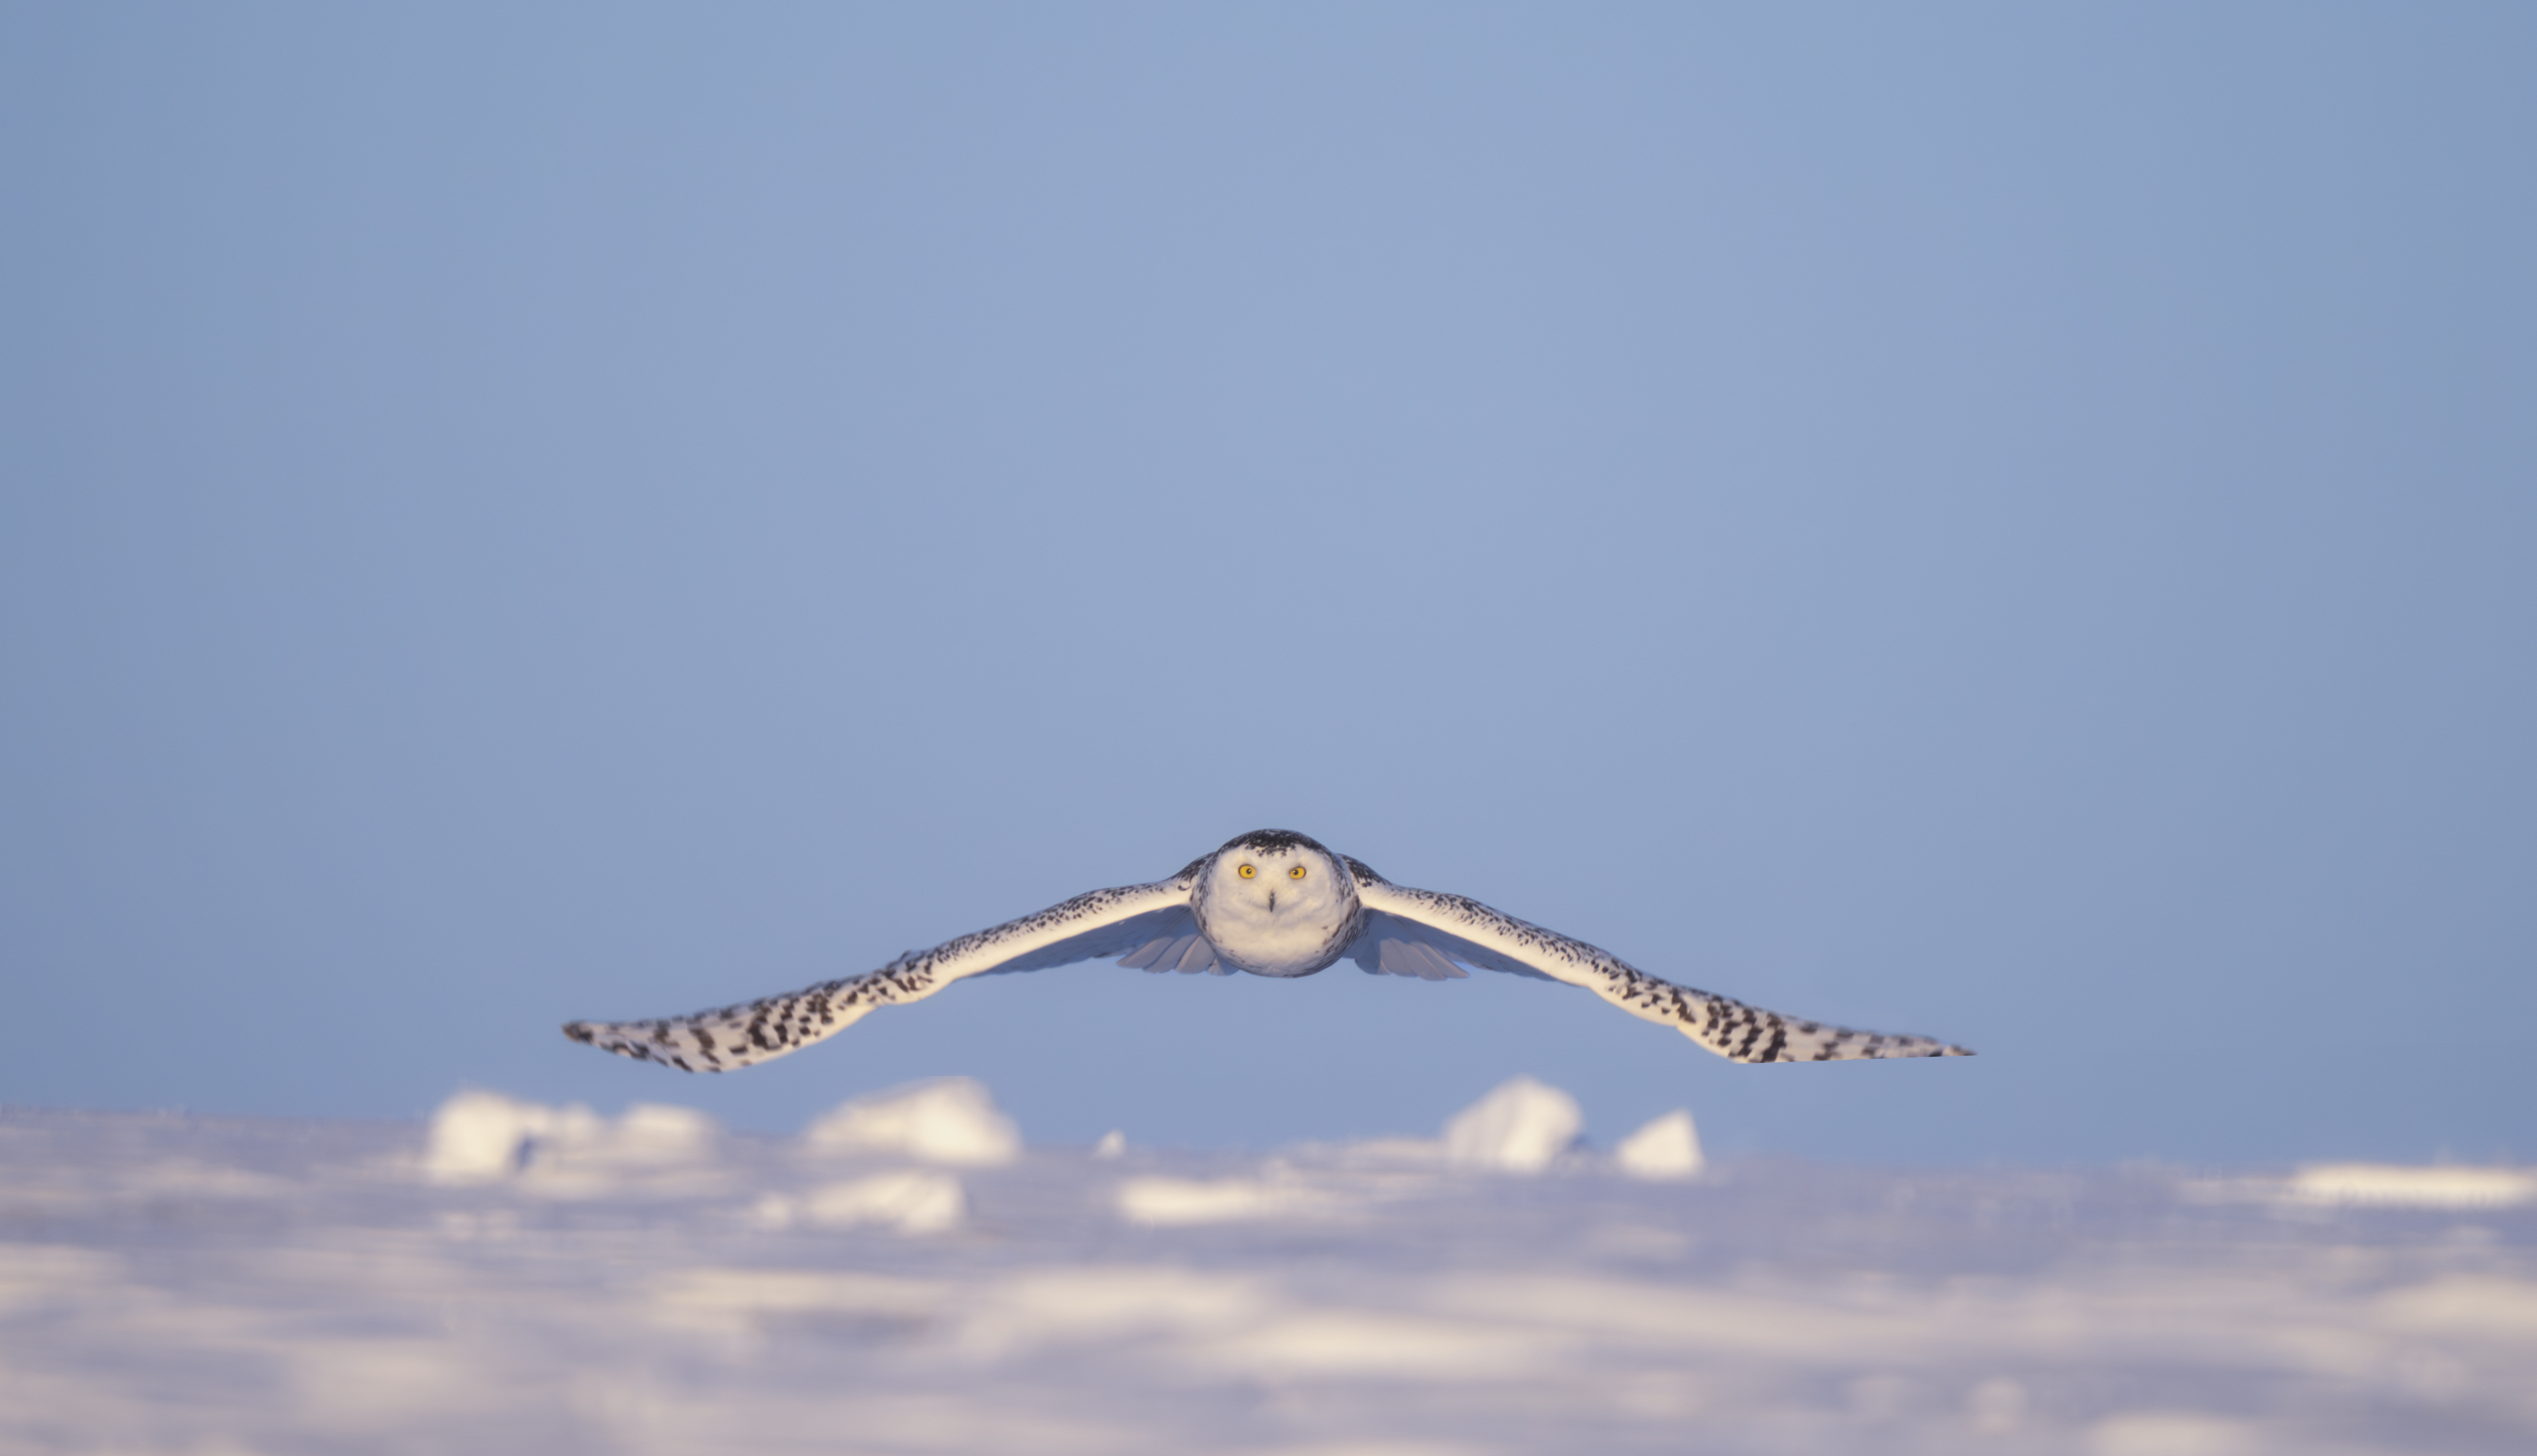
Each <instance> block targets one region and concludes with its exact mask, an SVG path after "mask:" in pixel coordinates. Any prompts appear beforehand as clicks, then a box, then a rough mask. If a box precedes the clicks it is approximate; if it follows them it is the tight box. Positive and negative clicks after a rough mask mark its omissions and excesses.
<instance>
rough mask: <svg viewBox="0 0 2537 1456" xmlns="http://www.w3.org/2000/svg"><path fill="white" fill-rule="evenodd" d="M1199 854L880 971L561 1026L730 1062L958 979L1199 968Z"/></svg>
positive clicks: (625, 1052) (709, 1064)
mask: <svg viewBox="0 0 2537 1456" xmlns="http://www.w3.org/2000/svg"><path fill="white" fill-rule="evenodd" d="M1197 870H1198V866H1197V865H1195V864H1193V865H1191V866H1190V867H1189V868H1187V869H1184V870H1182V871H1181V872H1180V873H1179V874H1177V875H1174V876H1173V877H1172V878H1170V879H1168V880H1157V881H1155V882H1154V883H1152V884H1150V885H1127V886H1123V887H1121V888H1119V889H1116V890H1095V891H1093V892H1091V893H1090V894H1088V895H1077V896H1075V897H1074V898H1073V899H1072V900H1069V901H1067V902H1066V903H1065V904H1063V905H1053V906H1051V907H1049V908H1048V909H1046V910H1043V911H1041V912H1040V913H1039V914H1037V915H1029V916H1024V917H1022V918H1020V919H1017V920H1008V921H1006V922H1005V923H1003V924H1001V925H997V926H995V927H993V928H992V929H986V930H980V931H977V932H975V933H973V934H969V935H963V936H960V937H959V938H958V939H956V940H946V941H944V942H943V943H942V944H941V945H938V946H936V947H934V948H933V949H932V950H923V951H915V950H912V951H909V952H908V953H907V954H905V955H903V956H900V957H899V958H898V959H897V960H895V961H892V962H890V963H889V964H888V965H886V966H883V967H881V968H880V969H879V970H878V971H872V972H867V973H866V974H864V975H862V976H849V977H846V978H844V979H842V980H838V981H821V982H820V983H819V984H817V985H813V986H807V987H805V988H803V989H801V990H798V991H792V992H788V993H786V994H784V995H780V996H768V997H766V998H765V999H763V1000H757V1001H745V1002H742V1003H741V1004H739V1005H737V1006H722V1007H717V1008H715V1009H714V1010H711V1011H698V1012H694V1013H691V1014H689V1015H686V1016H671V1017H664V1018H661V1019H659V1020H654V1021H568V1022H565V1023H564V1025H563V1034H564V1035H565V1036H567V1037H570V1038H572V1039H573V1040H574V1041H576V1042H584V1043H588V1044H589V1045H593V1046H596V1047H598V1048H600V1049H601V1050H602V1051H614V1052H616V1053H617V1054H618V1055H619V1056H630V1057H633V1058H635V1059H636V1060H638V1061H657V1062H660V1063H662V1064H663V1065H665V1066H673V1067H677V1068H678V1069H679V1070H680V1071H683V1072H727V1071H730V1070H731V1069H732V1068H734V1067H745V1066H749V1065H751V1064H753V1063H756V1062H761V1061H770V1060H773V1059H774V1058H776V1057H779V1056H782V1055H784V1054H785V1053H786V1052H788V1051H798V1050H800V1049H802V1048H803V1047H805V1046H808V1045H811V1044H812V1043H813V1042H818V1041H823V1040H825V1039H827V1038H829V1037H833V1036H835V1035H836V1034H837V1033H839V1032H842V1031H844V1030H845V1029H846V1028H848V1027H850V1026H853V1025H854V1024H855V1023H856V1022H858V1021H861V1020H862V1019H863V1018H864V1016H865V1014H866V1013H868V1012H870V1011H871V1010H872V1009H873V1008H874V1007H876V1006H894V1005H898V1004H901V1003H903V1002H907V1001H916V1000H922V999H923V998H925V997H927V996H930V995H932V994H934V993H935V992H936V991H939V990H941V989H943V987H944V986H946V985H949V984H950V983H951V982H953V981H964V980H966V979H968V978H969V977H972V976H997V975H1002V974H1005V973H1007V972H1012V971H1040V970H1045V969H1047V968H1049V967H1051V966H1064V965H1069V964H1071V963H1073V962H1075V961H1097V960H1102V959H1105V958H1107V957H1110V956H1126V957H1127V958H1128V960H1129V961H1130V963H1132V964H1138V965H1139V966H1140V969H1147V970H1156V971H1166V970H1190V971H1203V970H1206V969H1208V968H1209V967H1211V966H1213V965H1214V964H1215V951H1214V948H1213V947H1211V946H1209V945H1208V944H1207V943H1206V939H1205V937H1203V936H1202V935H1199V933H1198V918H1197V917H1196V916H1195V915H1194V914H1192V913H1191V911H1190V905H1189V902H1190V887H1191V886H1192V885H1193V884H1195V883H1196V882H1197Z"/></svg>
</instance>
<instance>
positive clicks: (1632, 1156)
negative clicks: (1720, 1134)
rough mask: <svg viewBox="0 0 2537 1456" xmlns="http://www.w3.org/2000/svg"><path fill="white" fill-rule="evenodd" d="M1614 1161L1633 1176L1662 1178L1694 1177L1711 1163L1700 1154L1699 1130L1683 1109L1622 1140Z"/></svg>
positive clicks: (1654, 1121)
mask: <svg viewBox="0 0 2537 1456" xmlns="http://www.w3.org/2000/svg"><path fill="white" fill-rule="evenodd" d="M1612 1162H1613V1163H1614V1164H1615V1165H1617V1166H1618V1167H1619V1168H1620V1170H1621V1171H1623V1172H1625V1173H1628V1174H1629V1175H1630V1176H1632V1177H1634V1178H1653V1179H1656V1180H1659V1181H1663V1180H1666V1179H1672V1178H1695V1177H1698V1176H1700V1171H1701V1170H1702V1169H1704V1168H1706V1167H1708V1166H1709V1162H1708V1160H1707V1159H1705V1158H1703V1157H1702V1156H1701V1154H1700V1132H1699V1130H1698V1129H1696V1128H1694V1127H1693V1126H1692V1125H1691V1113H1690V1112H1688V1111H1686V1110H1683V1109H1680V1108H1677V1109H1675V1110H1673V1111H1670V1112H1667V1113H1665V1114H1664V1115H1663V1116H1661V1117H1657V1118H1654V1119H1652V1120H1650V1121H1649V1123H1648V1125H1647V1126H1645V1127H1642V1128H1640V1129H1639V1130H1638V1131H1636V1132H1634V1133H1631V1134H1630V1135H1629V1136H1628V1137H1625V1138H1623V1139H1621V1145H1620V1146H1619V1147H1617V1148H1614V1149H1613V1150H1612Z"/></svg>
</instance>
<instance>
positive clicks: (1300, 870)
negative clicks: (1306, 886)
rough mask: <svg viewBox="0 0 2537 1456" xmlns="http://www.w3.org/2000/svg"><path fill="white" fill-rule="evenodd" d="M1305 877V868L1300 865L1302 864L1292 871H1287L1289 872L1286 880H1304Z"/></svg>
mask: <svg viewBox="0 0 2537 1456" xmlns="http://www.w3.org/2000/svg"><path fill="white" fill-rule="evenodd" d="M1303 877H1304V866H1302V865H1300V864H1298V865H1296V866H1295V867H1294V868H1292V869H1290V870H1287V871H1286V878H1288V879H1290V880H1300V879H1302V878H1303Z"/></svg>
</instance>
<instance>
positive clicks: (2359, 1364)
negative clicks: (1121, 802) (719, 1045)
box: [0, 1083, 2537, 1456]
mask: <svg viewBox="0 0 2537 1456" xmlns="http://www.w3.org/2000/svg"><path fill="white" fill-rule="evenodd" d="M944 1085H945V1084H939V1083H938V1084H930V1086H931V1088H932V1089H933V1090H932V1091H931V1092H930V1093H929V1092H927V1091H926V1089H919V1094H920V1095H930V1096H933V1097H935V1098H937V1099H938V1100H941V1101H940V1102H939V1104H938V1110H939V1108H940V1107H965V1108H968V1109H969V1110H970V1111H972V1112H974V1111H977V1110H978V1109H979V1108H984V1109H985V1112H986V1113H987V1114H990V1115H988V1116H987V1117H985V1118H982V1119H975V1120H973V1122H972V1125H971V1131H972V1132H976V1131H977V1129H978V1128H980V1127H985V1128H989V1129H992V1128H994V1127H997V1126H1007V1127H1008V1126H1009V1125H1010V1124H1009V1121H1008V1120H1006V1119H1004V1118H1003V1114H1002V1113H1000V1112H997V1111H996V1110H995V1108H994V1107H993V1103H992V1100H991V1099H988V1098H987V1097H986V1095H985V1093H984V1090H983V1089H977V1088H976V1084H974V1083H970V1084H965V1086H966V1088H968V1089H975V1090H974V1091H959V1092H957V1093H956V1094H950V1095H946V1094H943V1092H941V1090H940V1089H941V1088H942V1087H943V1086H944ZM1511 1086H1514V1084H1511ZM1542 1094H1548V1096H1547V1097H1545V1096H1543V1095H1542ZM907 1096H908V1094H906V1093H904V1092H902V1093H900V1094H893V1095H891V1097H889V1098H884V1099H882V1100H880V1101H878V1103H867V1104H865V1105H864V1106H866V1107H867V1108H870V1107H873V1106H884V1107H886V1106H892V1105H894V1102H903V1101H904V1100H905V1098H906V1097H907ZM1563 1104H1564V1105H1565V1108H1566V1111H1565V1112H1564V1113H1563V1112H1562V1110H1561V1106H1562V1105H1563ZM906 1110H907V1109H906V1108H904V1107H901V1108H900V1111H901V1112H906ZM1575 1110H1576V1109H1575V1104H1574V1103H1573V1102H1571V1101H1569V1100H1567V1099H1566V1098H1565V1095H1564V1094H1559V1093H1557V1092H1556V1091H1555V1089H1549V1088H1543V1087H1541V1086H1540V1085H1539V1084H1537V1083H1529V1084H1523V1085H1522V1086H1520V1087H1517V1088H1516V1090H1515V1091H1514V1092H1512V1093H1511V1092H1510V1091H1509V1089H1507V1088H1501V1089H1500V1090H1499V1091H1498V1092H1496V1093H1493V1094H1491V1097H1490V1099H1489V1100H1485V1101H1484V1102H1483V1103H1482V1104H1481V1105H1480V1106H1479V1107H1478V1108H1474V1109H1472V1112H1471V1113H1465V1114H1464V1116H1462V1117H1458V1118H1457V1119H1456V1121H1455V1123H1454V1127H1455V1129H1456V1132H1455V1135H1454V1136H1452V1137H1448V1138H1440V1139H1438V1140H1435V1141H1423V1140H1411V1139H1403V1140H1396V1141H1389V1142H1378V1143H1360V1144H1348V1145H1334V1146H1308V1147H1297V1148H1288V1149H1284V1150H1281V1151H1279V1152H1277V1153H1275V1154H1273V1155H1236V1154H1224V1153H1206V1154H1200V1153H1176V1152H1171V1151H1167V1150H1159V1149H1152V1148H1147V1147H1144V1146H1141V1145H1138V1144H1136V1143H1133V1142H1129V1141H1127V1140H1126V1139H1120V1140H1117V1141H1115V1142H1111V1143H1110V1144H1109V1149H1110V1151H1109V1154H1108V1156H1096V1154H1095V1151H1094V1150H1093V1149H1088V1148H1053V1147H1041V1148H1021V1149H1018V1150H1008V1152H1007V1153H1006V1154H1005V1155H1002V1156H1000V1157H988V1156H984V1155H983V1154H982V1151H981V1150H983V1149H989V1148H992V1147H993V1146H995V1145H996V1140H995V1138H994V1137H993V1136H992V1135H983V1134H982V1135H981V1136H980V1137H978V1138H973V1139H970V1140H968V1141H963V1140H962V1139H961V1138H956V1137H955V1138H951V1139H949V1141H948V1142H947V1143H944V1142H939V1141H935V1140H932V1135H931V1134H928V1135H924V1136H919V1135H916V1134H912V1133H910V1134H906V1135H904V1136H897V1137H895V1140H893V1138H891V1137H882V1136H879V1135H878V1134H875V1135H873V1136H871V1137H866V1136H865V1134H863V1133H857V1134H856V1135H855V1136H854V1137H852V1138H848V1139H845V1140H843V1141H842V1143H841V1142H840V1140H838V1139H836V1138H834V1137H828V1138H824V1139H822V1140H820V1141H815V1142H814V1141H813V1140H812V1139H810V1138H807V1137H806V1138H799V1139H785V1138H765V1137H753V1136H746V1135H738V1134H731V1133H726V1132H723V1131H721V1130H720V1129H718V1128H717V1127H716V1126H715V1125H714V1124H713V1123H712V1122H711V1121H710V1120H709V1119H706V1118H704V1117H703V1116H702V1115H701V1114H698V1113H695V1112H692V1111H688V1110H685V1109H683V1108H634V1109H632V1110H630V1111H629V1112H628V1113H627V1114H626V1115H624V1116H622V1117H618V1118H615V1119H610V1118H603V1117H600V1116H598V1115H596V1114H594V1113H591V1112H589V1111H588V1110H587V1109H578V1108H541V1107H538V1106H537V1105H534V1104H528V1103H521V1102H517V1101H514V1100H512V1099H508V1098H503V1097H500V1096H498V1095H495V1094H490V1093H470V1094H465V1095H463V1096H462V1097H461V1098H458V1099H453V1100H452V1102H451V1103H450V1104H449V1106H447V1107H445V1108H443V1109H442V1110H441V1112H440V1114H439V1115H437V1116H436V1117H435V1118H434V1119H433V1120H432V1122H431V1124H430V1126H429V1127H428V1128H423V1127H418V1126H415V1125H413V1124H405V1123H360V1122H288V1121H251V1120H237V1119H215V1118H199V1117H186V1116H180V1115H172V1114H168V1115H160V1114H131V1113H98V1112H75V1111H55V1110H31V1109H0V1451H6V1452H80V1453H89V1452H106V1451H112V1452H118V1453H143V1452H166V1453H185V1456H243V1453H273V1456H282V1453H317V1452H339V1451H347V1450H359V1451H363V1452H387V1453H398V1452H416V1453H422V1452H435V1453H436V1452H445V1451H452V1450H466V1451H470V1452H488V1453H506V1452H523V1453H527V1452H536V1453H580V1452H612V1453H613V1452H628V1453H635V1452H640V1453H653V1452H658V1453H664V1456H667V1453H694V1452H751V1453H755V1452H776V1453H781V1452H795V1451H800V1452H810V1451H817V1452H847V1453H864V1452H870V1453H892V1456H896V1453H911V1456H912V1453H938V1452H943V1453H948V1452H981V1453H987V1452H993V1453H1009V1452H1031V1453H1035V1456H1036V1453H1059V1456H1062V1453H1076V1452H1080V1453H1087V1456H1089V1453H1099V1456H1134V1453H1146V1452H1151V1453H1174V1456H1178V1453H1186V1452H1194V1451H1205V1452H1211V1453H1212V1452H1224V1453H1258V1456H1271V1453H1274V1456H1378V1453H1381V1456H1462V1453H1469V1456H1490V1453H1531V1452H1540V1453H1554V1452H1556V1453H1569V1452H1578V1451H1597V1452H1600V1451H1682V1450H1699V1451H1703V1452H1725V1453H1742V1452H1755V1453H1764V1452H1854V1451H1861V1450H1874V1451H1878V1452H1906V1453H1911V1452H1930V1453H1936V1452H1948V1453H1959V1452H1976V1453H1990V1452H2001V1453H2007V1452H2039V1453H2064V1452H2066V1453H2074V1456H2195V1453H2218V1456H2243V1453H2263V1452H2301V1453H2329V1456H2330V1453H2352V1452H2476V1453H2483V1452H2494V1453H2500V1452H2514V1453H2516V1452H2524V1451H2527V1450H2531V1449H2537V1381H2532V1380H2530V1379H2529V1378H2528V1372H2529V1371H2530V1370H2532V1369H2537V1176H2532V1174H2531V1173H2530V1172H2528V1171H2524V1170H2515V1169H2472V1168H2429V1169H2424V1168H2386V1167H2375V1166H2368V1165H2350V1164H2345V1165H2333V1166H2328V1167H2321V1168H2312V1169H2307V1170H2289V1169H2285V1170H2278V1171H2208V1170H2200V1171H2186V1170H2178V1169H2162V1168H2153V1167H2128V1168H2122V1169H2112V1170H2060V1171H2039V1170H2016V1169H1994V1170H1984V1171H1962V1170H1931V1169H1869V1168H1840V1167H1821V1166H1809V1165H1804V1164H1795V1163H1773V1162H1767V1161H1728V1162H1726V1163H1724V1164H1714V1165H1710V1166H1708V1167H1707V1168H1706V1169H1705V1170H1704V1169H1703V1168H1702V1166H1701V1162H1700V1155H1699V1142H1698V1136H1697V1133H1696V1131H1695V1130H1694V1128H1693V1126H1692V1122H1691V1119H1690V1117H1689V1116H1688V1115H1687V1114H1682V1115H1678V1116H1677V1115H1674V1114H1669V1115H1668V1116H1667V1117H1660V1118H1658V1119H1657V1120H1656V1121H1654V1122H1652V1123H1650V1124H1649V1125H1648V1126H1647V1127H1646V1128H1643V1129H1641V1130H1640V1131H1639V1132H1637V1133H1635V1134H1633V1135H1632V1136H1631V1137H1629V1138H1628V1139H1626V1140H1625V1141H1624V1142H1623V1143H1622V1144H1621V1145H1620V1146H1619V1148H1618V1149H1616V1150H1615V1152H1614V1153H1613V1154H1611V1155H1609V1156H1606V1155H1604V1154H1602V1153H1598V1152H1596V1151H1594V1149H1592V1148H1589V1147H1584V1146H1580V1145H1578V1144H1577V1143H1576V1142H1575V1136H1576V1124H1575V1123H1574V1122H1573V1121H1567V1122H1563V1120H1562V1119H1563V1117H1573V1115H1574V1114H1575ZM1474 1113H1479V1114H1482V1115H1476V1116H1475V1115H1473V1114H1474ZM892 1115H894V1116H895V1115H897V1114H892ZM932 1115H934V1114H931V1113H929V1114H926V1115H924V1116H919V1115H915V1114H912V1113H911V1114H909V1115H905V1116H898V1117H897V1121H898V1125H900V1126H902V1128H904V1127H906V1126H914V1125H920V1124H924V1123H925V1122H926V1119H927V1117H928V1116H932ZM945 1115H946V1116H948V1115H949V1114H945ZM851 1120H852V1119H850V1121H851ZM889 1120H890V1119H889V1118H887V1117H884V1118H881V1119H879V1121H880V1122H881V1123H884V1124H886V1123H888V1122H889ZM949 1120H951V1121H957V1120H958V1118H957V1117H956V1116H951V1117H949ZM821 1125H822V1126H823V1127H827V1126H830V1125H831V1124H829V1123H825V1122H823V1123H822V1124H821ZM863 1125H865V1126H866V1127H867V1128H869V1127H870V1126H871V1125H874V1124H872V1123H870V1122H866V1123H865V1124H863ZM1483 1127H1487V1128H1494V1129H1495V1132H1493V1133H1491V1134H1490V1137H1493V1138H1495V1139H1496V1140H1495V1141H1494V1142H1491V1141H1490V1138H1487V1137H1482V1136H1481V1135H1480V1133H1479V1132H1478V1131H1476V1130H1475V1129H1479V1128H1483ZM1563 1129H1564V1130H1563ZM946 1146H951V1147H958V1148H963V1149H965V1150H966V1151H965V1152H964V1153H961V1154H959V1155H957V1156H953V1157H949V1158H945V1157H943V1156H942V1155H943V1149H944V1148H945V1147H946ZM1545 1149H1547V1151H1546V1152H1545V1151H1544V1150H1545ZM1475 1150H1476V1151H1475ZM1513 1173H1529V1174H1530V1175H1511V1174H1513Z"/></svg>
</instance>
